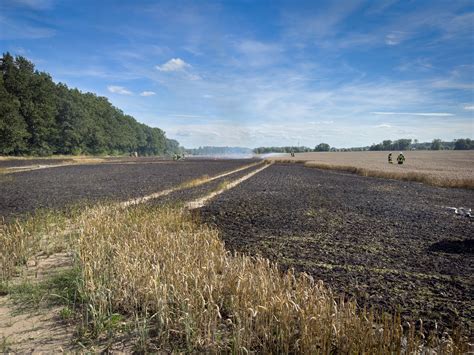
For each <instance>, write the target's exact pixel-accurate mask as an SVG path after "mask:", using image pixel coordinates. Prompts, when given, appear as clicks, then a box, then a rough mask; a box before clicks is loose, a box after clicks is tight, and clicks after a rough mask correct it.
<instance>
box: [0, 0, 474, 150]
mask: <svg viewBox="0 0 474 355" xmlns="http://www.w3.org/2000/svg"><path fill="white" fill-rule="evenodd" d="M0 4H1V5H0V49H1V51H2V52H6V51H9V52H11V53H12V54H16V55H24V56H26V57H27V58H29V59H30V60H32V61H33V62H34V63H35V64H36V66H37V68H38V69H39V70H42V71H47V72H49V73H50V74H51V75H52V77H53V79H54V80H55V81H61V82H64V83H66V84H67V85H68V86H70V87H77V88H79V89H80V90H82V91H91V92H94V93H97V94H98V95H101V96H106V97H108V98H109V100H110V101H111V102H112V103H113V104H114V105H116V106H117V107H119V108H120V109H122V110H123V111H124V112H125V113H127V114H130V115H133V116H134V117H135V118H136V119H137V120H139V121H141V122H144V123H146V124H148V125H151V126H154V127H160V128H162V129H164V130H165V131H166V132H167V135H168V136H169V137H171V138H175V139H177V140H178V141H179V142H180V143H181V144H182V145H184V146H186V147H197V146H200V145H232V146H248V147H255V146H262V145H265V146H267V145H277V146H280V145H296V144H301V145H308V146H314V145H316V144H318V143H320V142H326V143H329V144H330V145H331V146H337V147H350V146H364V145H369V144H371V143H374V142H379V141H381V140H383V139H397V138H413V139H419V140H420V141H431V140H432V139H433V138H442V139H445V140H452V139H454V138H460V137H471V138H472V137H473V136H474V124H473V122H474V2H473V1H471V0H468V1H396V0H380V1H358V0H351V1H343V0H341V1H328V2H325V1H251V0H242V1H230V0H229V1H179V0H175V1H141V0H138V1H107V0H104V1H89V0H82V1H73V0H62V1H59V0H0Z"/></svg>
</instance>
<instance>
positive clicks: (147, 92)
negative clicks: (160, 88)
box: [140, 91, 156, 97]
mask: <svg viewBox="0 0 474 355" xmlns="http://www.w3.org/2000/svg"><path fill="white" fill-rule="evenodd" d="M153 95H156V92H154V91H143V92H141V93H140V96H145V97H146V96H153Z"/></svg>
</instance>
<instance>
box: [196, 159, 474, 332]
mask: <svg viewBox="0 0 474 355" xmlns="http://www.w3.org/2000/svg"><path fill="white" fill-rule="evenodd" d="M446 206H450V207H451V206H455V207H461V206H462V207H470V208H472V207H474V191H471V190H462V189H445V188H436V187H431V186H426V185H422V184H419V183H412V182H403V181H396V180H384V179H378V178H367V177H361V176H358V175H353V174H349V173H341V172H333V171H324V170H319V169H312V168H306V167H304V166H302V165H299V164H290V165H288V164H286V165H285V164H278V165H274V166H271V167H270V168H268V169H266V170H264V171H262V172H261V173H259V174H257V175H256V176H254V177H252V178H251V179H249V180H247V181H246V182H245V183H244V184H241V185H239V186H237V187H236V188H234V189H232V190H230V191H227V192H225V193H224V194H222V195H220V196H218V197H217V198H216V199H215V200H213V201H212V202H211V203H210V205H208V206H206V207H203V208H202V209H201V217H202V219H203V220H205V221H207V222H210V223H212V224H215V225H217V227H218V228H219V229H220V230H221V231H222V233H221V236H222V238H223V239H224V241H225V243H226V246H227V248H229V249H230V250H236V251H240V252H245V253H249V254H253V255H256V254H259V255H263V256H265V257H268V258H270V259H271V260H273V261H277V262H278V263H279V264H280V265H281V266H282V268H288V267H294V268H295V269H296V270H299V271H305V272H308V273H310V274H311V275H313V276H314V277H315V278H316V279H322V280H324V281H325V283H326V284H327V285H329V286H330V287H331V288H332V289H333V290H334V291H335V292H337V293H344V294H345V295H347V296H349V297H355V298H356V299H357V301H358V303H359V304H361V305H369V306H374V307H375V308H377V309H382V310H386V311H396V310H399V311H400V312H401V313H402V316H403V317H404V318H405V319H407V320H414V321H416V320H418V319H420V318H421V319H423V320H424V321H425V322H424V324H425V326H427V327H428V328H433V326H434V322H435V321H436V322H437V323H438V325H439V326H440V328H443V327H449V328H452V327H453V326H454V325H455V324H462V325H463V327H464V329H465V330H467V331H469V329H472V325H473V324H472V320H473V319H474V278H473V276H472V275H473V271H474V255H473V253H472V240H473V238H474V226H473V221H471V220H470V219H469V218H468V217H460V216H456V215H455V214H454V213H453V212H452V211H449V210H447V209H446Z"/></svg>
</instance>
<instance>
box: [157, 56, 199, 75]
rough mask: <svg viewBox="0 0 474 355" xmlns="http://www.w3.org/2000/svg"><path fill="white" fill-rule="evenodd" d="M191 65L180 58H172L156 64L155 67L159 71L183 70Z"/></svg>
mask: <svg viewBox="0 0 474 355" xmlns="http://www.w3.org/2000/svg"><path fill="white" fill-rule="evenodd" d="M190 67H191V65H190V64H188V63H186V62H185V61H184V60H182V59H181V58H172V59H170V60H168V61H167V62H166V63H164V64H162V65H157V66H156V67H155V68H156V69H158V70H159V71H164V72H173V71H183V70H185V69H186V68H190Z"/></svg>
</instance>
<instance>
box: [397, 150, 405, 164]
mask: <svg viewBox="0 0 474 355" xmlns="http://www.w3.org/2000/svg"><path fill="white" fill-rule="evenodd" d="M404 161H405V156H404V155H403V153H402V152H400V154H398V157H397V162H398V164H403V162H404Z"/></svg>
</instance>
